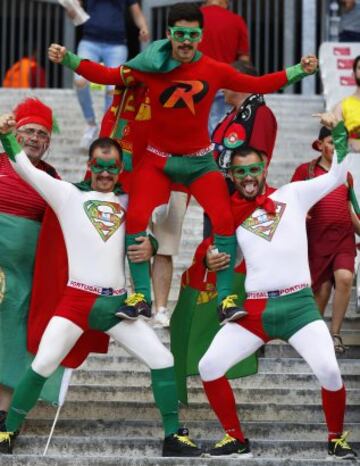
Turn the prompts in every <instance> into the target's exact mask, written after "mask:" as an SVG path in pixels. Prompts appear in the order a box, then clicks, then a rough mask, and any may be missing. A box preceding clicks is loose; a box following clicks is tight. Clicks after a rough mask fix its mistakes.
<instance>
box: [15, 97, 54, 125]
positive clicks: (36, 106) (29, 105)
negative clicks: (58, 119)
mask: <svg viewBox="0 0 360 466" xmlns="http://www.w3.org/2000/svg"><path fill="white" fill-rule="evenodd" d="M14 114H15V120H16V128H20V126H24V125H27V124H29V123H36V124H38V125H42V126H44V127H45V128H46V129H47V130H48V131H49V132H50V133H51V131H52V128H53V113H52V110H51V108H50V107H48V106H47V105H45V104H43V103H42V102H41V101H40V100H39V99H36V98H34V97H29V98H27V99H25V100H24V101H23V102H21V103H20V104H19V105H18V106H17V107H16V108H15V109H14Z"/></svg>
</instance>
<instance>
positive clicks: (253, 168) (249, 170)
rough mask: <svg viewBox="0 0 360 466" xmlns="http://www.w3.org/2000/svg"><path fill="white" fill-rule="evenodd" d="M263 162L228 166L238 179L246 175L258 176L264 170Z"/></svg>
mask: <svg viewBox="0 0 360 466" xmlns="http://www.w3.org/2000/svg"><path fill="white" fill-rule="evenodd" d="M264 169H265V162H257V163H251V164H250V165H232V166H231V167H230V170H231V173H232V175H233V176H234V177H235V178H236V179H238V180H243V179H244V178H246V177H247V176H252V177H255V176H259V175H261V174H262V173H263V172H264Z"/></svg>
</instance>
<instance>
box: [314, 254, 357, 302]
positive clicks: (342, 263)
mask: <svg viewBox="0 0 360 466" xmlns="http://www.w3.org/2000/svg"><path fill="white" fill-rule="evenodd" d="M309 264H310V271H311V280H312V289H313V292H314V293H315V292H316V291H318V289H319V288H320V286H321V285H322V284H323V283H325V282H331V283H332V284H335V278H334V272H335V271H336V270H339V269H345V270H349V271H350V272H352V273H354V268H355V253H354V254H352V253H351V252H339V253H338V254H333V255H330V256H316V257H311V256H310V257H309Z"/></svg>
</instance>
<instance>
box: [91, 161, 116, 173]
mask: <svg viewBox="0 0 360 466" xmlns="http://www.w3.org/2000/svg"><path fill="white" fill-rule="evenodd" d="M90 170H91V172H92V173H95V174H98V173H101V172H108V173H110V174H111V175H118V174H119V173H120V171H121V164H120V162H119V161H117V160H102V159H92V160H91V162H90Z"/></svg>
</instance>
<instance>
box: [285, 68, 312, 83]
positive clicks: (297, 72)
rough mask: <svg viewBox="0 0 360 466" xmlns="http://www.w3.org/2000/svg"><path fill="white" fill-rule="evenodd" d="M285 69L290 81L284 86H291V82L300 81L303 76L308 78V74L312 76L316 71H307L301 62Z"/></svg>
mask: <svg viewBox="0 0 360 466" xmlns="http://www.w3.org/2000/svg"><path fill="white" fill-rule="evenodd" d="M285 71H286V77H287V80H288V82H287V83H286V84H285V86H284V87H287V86H290V85H291V84H295V83H297V82H298V81H301V80H302V79H303V78H306V77H307V76H311V75H312V74H314V73H316V71H314V73H305V71H304V70H303V69H302V66H301V64H300V63H297V64H296V65H293V66H289V67H288V68H286V70H285Z"/></svg>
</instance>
